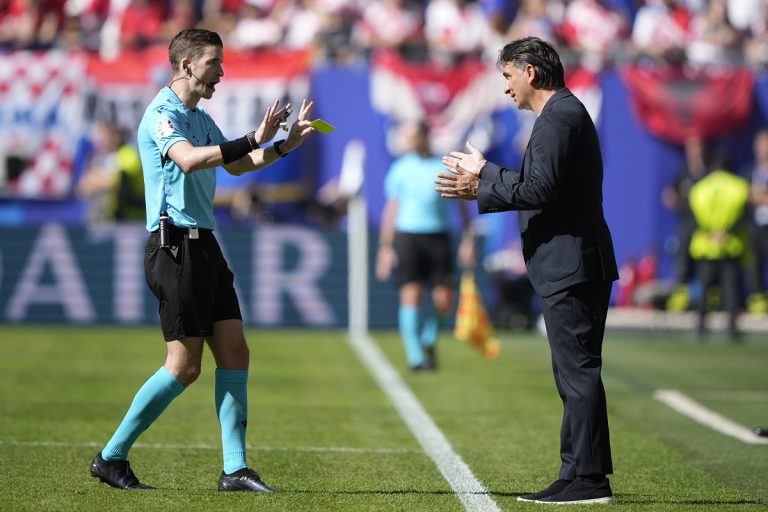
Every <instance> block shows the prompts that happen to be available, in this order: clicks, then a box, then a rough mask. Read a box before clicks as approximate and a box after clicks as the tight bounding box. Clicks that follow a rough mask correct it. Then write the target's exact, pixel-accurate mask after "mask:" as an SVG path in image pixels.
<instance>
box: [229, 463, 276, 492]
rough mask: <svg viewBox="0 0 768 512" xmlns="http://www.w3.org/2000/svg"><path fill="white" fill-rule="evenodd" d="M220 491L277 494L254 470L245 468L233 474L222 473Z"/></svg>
mask: <svg viewBox="0 0 768 512" xmlns="http://www.w3.org/2000/svg"><path fill="white" fill-rule="evenodd" d="M219 490H220V491H250V492H267V493H270V492H277V489H273V488H271V487H270V486H268V485H267V484H265V483H264V482H262V481H261V477H260V476H259V475H258V474H257V473H256V472H255V471H253V470H252V469H249V468H243V469H240V470H237V471H235V472H234V473H232V474H229V475H228V474H226V473H225V472H223V471H222V472H221V476H220V477H219Z"/></svg>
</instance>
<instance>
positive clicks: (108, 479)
mask: <svg viewBox="0 0 768 512" xmlns="http://www.w3.org/2000/svg"><path fill="white" fill-rule="evenodd" d="M91 476H92V477H94V478H98V479H99V480H101V481H102V482H104V483H105V484H109V485H111V486H112V487H117V488H118V489H125V490H134V489H141V490H145V489H154V487H152V486H150V485H146V484H143V483H141V482H139V479H138V478H136V475H134V474H133V471H132V470H131V465H130V464H129V463H128V461H127V460H104V459H103V458H102V457H101V452H99V453H97V454H96V456H95V457H94V458H93V461H92V462H91Z"/></svg>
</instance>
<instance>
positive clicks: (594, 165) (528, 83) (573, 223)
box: [435, 37, 618, 504]
mask: <svg viewBox="0 0 768 512" xmlns="http://www.w3.org/2000/svg"><path fill="white" fill-rule="evenodd" d="M497 67H498V68H499V69H500V70H501V72H502V74H503V76H504V79H505V94H508V95H509V96H510V97H511V98H512V100H513V101H514V102H515V103H516V105H517V108H518V109H528V110H533V111H534V112H535V113H536V114H537V116H538V117H537V119H536V122H535V124H534V125H533V131H532V133H531V138H530V141H529V143H528V147H527V148H526V150H525V157H524V160H523V164H522V168H521V169H520V171H519V172H516V171H512V170H510V169H506V168H504V167H500V166H498V165H496V164H494V163H491V162H487V161H486V160H485V158H483V155H482V154H481V153H480V151H479V150H478V149H477V148H475V147H474V146H472V144H471V143H469V142H468V143H467V147H468V153H461V152H451V153H450V154H449V155H446V156H444V157H443V165H444V166H445V168H446V169H447V170H448V171H451V172H450V173H441V174H438V176H437V178H436V180H435V183H436V184H437V185H438V186H437V187H436V190H437V191H438V192H439V193H440V194H441V195H442V196H443V197H446V198H452V199H477V203H478V209H479V212H480V213H491V212H502V211H508V210H518V211H519V213H518V220H519V222H520V236H521V239H522V245H523V255H524V257H525V262H526V266H527V268H528V276H529V278H530V280H531V283H532V284H533V287H534V288H535V290H536V292H537V293H538V294H539V295H540V296H541V298H542V303H543V315H544V322H545V325H546V328H547V338H548V339H549V345H550V349H551V352H552V369H553V372H554V376H555V384H556V386H557V390H558V393H559V394H560V398H561V399H562V401H563V422H562V427H561V430H560V456H561V461H562V463H561V466H560V474H559V478H558V480H557V481H556V482H554V483H553V484H552V485H551V486H549V487H548V488H547V489H544V490H543V491H540V492H537V493H534V494H529V495H525V496H520V497H519V498H518V500H521V501H536V502H542V503H561V504H576V503H609V502H610V501H612V491H611V487H610V484H609V482H608V479H607V478H606V475H607V474H610V473H612V472H613V464H612V461H611V448H610V440H609V436H608V416H607V411H606V401H605V391H604V389H603V383H602V380H601V377H600V370H601V367H602V358H601V352H602V344H603V334H604V331H605V319H606V314H607V311H608V301H609V298H610V293H611V286H612V281H614V280H615V279H617V278H618V271H617V268H616V260H615V256H614V251H613V242H612V241H611V234H610V231H609V230H608V225H607V224H606V222H605V217H604V215H603V193H602V182H603V163H602V157H601V154H600V142H599V140H598V137H597V131H596V130H595V126H594V124H593V122H592V119H591V118H590V117H589V114H588V113H587V111H586V109H585V108H584V105H582V103H581V102H580V101H579V100H578V99H577V98H576V97H575V96H574V95H573V94H572V93H571V92H570V91H569V90H568V89H567V88H566V87H565V79H564V73H563V66H562V64H561V62H560V58H559V56H558V54H557V52H556V51H555V50H554V48H552V46H551V45H550V44H548V43H546V42H544V41H542V40H540V39H538V38H534V37H529V38H524V39H519V40H516V41H513V42H511V43H509V44H507V45H506V46H505V47H504V48H503V49H502V50H501V52H500V53H499V58H498V62H497Z"/></svg>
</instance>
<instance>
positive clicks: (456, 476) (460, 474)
mask: <svg viewBox="0 0 768 512" xmlns="http://www.w3.org/2000/svg"><path fill="white" fill-rule="evenodd" d="M347 340H348V341H349V344H350V345H351V346H352V348H353V349H354V350H355V352H356V353H357V355H358V357H359V358H360V360H361V361H362V362H363V363H364V364H365V365H366V366H367V367H368V370H369V371H370V372H371V375H373V378H374V380H375V381H376V383H377V384H378V385H379V387H380V388H381V390H382V391H383V392H384V394H386V395H387V397H388V398H389V400H390V401H391V402H392V404H393V405H394V407H395V409H396V410H397V412H398V414H400V417H401V418H402V419H403V421H404V422H405V424H406V425H407V426H408V428H409V429H410V430H411V433H413V435H414V437H415V438H416V440H417V441H418V442H419V444H420V445H421V447H422V448H423V449H424V452H425V453H426V454H427V455H428V456H429V458H431V459H432V460H433V461H434V463H435V465H436V466H437V469H438V470H440V473H442V475H443V478H445V480H446V481H447V482H448V484H449V485H450V486H451V489H453V492H454V493H456V495H457V496H458V497H459V499H460V500H461V502H462V504H463V505H464V508H465V509H466V510H467V511H468V512H500V509H499V507H498V506H497V505H496V502H495V501H493V499H492V498H491V497H490V495H489V494H488V491H487V490H486V488H485V487H483V484H481V483H480V481H479V480H478V479H477V478H475V475H474V474H473V473H472V470H471V469H469V466H467V464H466V463H465V462H464V461H463V460H462V459H461V457H460V456H459V455H458V454H457V453H456V452H454V451H453V448H452V447H451V444H450V443H449V442H448V439H446V437H445V435H443V433H442V432H441V431H440V429H439V428H437V425H435V422H434V421H432V418H431V417H430V416H429V414H428V413H427V411H426V410H425V409H424V407H423V406H422V405H421V403H420V402H419V400H418V398H416V396H415V395H414V394H413V392H412V391H411V390H410V388H408V386H407V385H406V384H405V382H403V379H402V378H400V375H399V374H398V373H397V371H396V370H395V368H394V367H393V366H392V364H391V363H390V362H389V360H388V359H387V357H386V356H385V355H384V354H383V353H382V352H381V349H380V348H379V347H378V346H377V345H376V343H375V342H374V341H373V340H372V339H371V338H370V337H369V336H368V335H366V334H355V333H350V334H349V335H348V336H347Z"/></svg>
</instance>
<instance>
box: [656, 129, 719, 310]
mask: <svg viewBox="0 0 768 512" xmlns="http://www.w3.org/2000/svg"><path fill="white" fill-rule="evenodd" d="M707 165H708V163H707V154H706V143H705V141H704V140H702V139H701V138H699V137H691V138H689V139H688V140H687V141H686V142H685V164H684V165H683V167H682V168H681V169H680V171H679V172H678V173H677V176H676V177H675V179H674V181H673V182H672V183H670V184H669V185H667V186H666V187H664V189H663V190H662V192H661V203H662V204H663V205H664V206H665V207H666V208H667V209H669V210H672V211H674V212H675V213H676V214H677V244H676V246H677V251H676V257H675V260H676V261H675V263H676V265H675V267H676V268H675V286H676V290H675V291H674V292H673V293H672V295H671V296H670V300H669V301H668V303H667V309H669V310H672V311H683V310H686V309H688V306H689V304H690V297H689V293H688V287H687V283H688V282H689V281H690V280H691V279H692V278H693V277H694V268H693V260H692V258H691V255H690V252H689V251H688V247H689V245H690V242H691V236H692V234H693V231H694V229H695V228H696V219H695V218H694V216H693V212H692V211H691V208H690V201H689V194H690V192H691V189H692V188H693V186H694V185H695V184H696V182H698V181H699V180H700V179H701V178H703V177H704V176H705V175H706V173H707Z"/></svg>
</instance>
